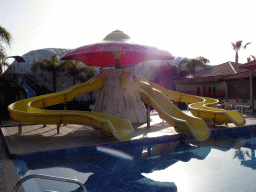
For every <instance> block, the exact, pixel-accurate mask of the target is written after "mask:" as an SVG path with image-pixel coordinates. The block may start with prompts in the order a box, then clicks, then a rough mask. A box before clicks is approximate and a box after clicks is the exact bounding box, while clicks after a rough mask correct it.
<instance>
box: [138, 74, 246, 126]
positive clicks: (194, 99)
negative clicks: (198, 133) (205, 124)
mask: <svg viewBox="0 0 256 192" xmlns="http://www.w3.org/2000/svg"><path fill="white" fill-rule="evenodd" d="M139 79H140V81H142V82H143V81H144V82H147V81H146V80H145V79H143V78H142V77H139ZM148 83H149V84H150V85H151V86H152V87H153V88H154V89H157V90H159V91H161V92H162V93H163V94H164V95H166V97H167V98H168V99H170V100H173V101H176V102H185V103H190V105H189V109H190V111H191V113H192V114H193V115H194V116H196V117H200V118H202V119H204V120H210V121H214V122H215V123H217V124H224V123H234V124H235V125H236V126H237V127H243V126H244V125H245V123H246V121H245V119H244V117H243V116H242V115H241V114H240V113H239V112H238V111H236V110H224V109H218V108H216V106H217V103H218V100H217V99H213V98H209V97H199V96H194V95H188V94H184V93H179V92H176V91H171V90H167V89H165V88H164V87H162V86H161V85H158V84H155V83H150V82H148Z"/></svg>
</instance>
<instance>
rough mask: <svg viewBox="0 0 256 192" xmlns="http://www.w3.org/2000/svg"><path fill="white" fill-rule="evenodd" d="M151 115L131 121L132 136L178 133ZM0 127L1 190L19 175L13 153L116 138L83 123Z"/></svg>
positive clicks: (11, 123) (254, 119) (250, 122)
mask: <svg viewBox="0 0 256 192" xmlns="http://www.w3.org/2000/svg"><path fill="white" fill-rule="evenodd" d="M188 113H189V112H188ZM150 118H151V127H150V128H147V124H146V123H144V124H133V126H134V130H135V136H134V137H133V138H132V140H142V139H144V138H161V137H163V136H170V135H177V132H176V131H175V130H174V128H173V127H171V126H170V125H169V124H167V123H166V122H165V121H163V120H162V119H160V118H159V116H158V114H157V113H156V112H154V111H152V112H151V116H150ZM207 124H208V126H209V128H210V129H213V130H214V129H230V128H232V127H235V125H234V124H232V123H231V124H228V126H216V127H213V126H212V125H213V123H212V122H207ZM246 125H256V117H246ZM1 130H2V133H3V135H2V137H1V138H0V158H1V159H0V178H1V181H0V192H2V191H11V190H10V189H13V187H14V185H15V184H16V183H17V181H18V175H17V173H16V171H15V167H14V165H13V162H12V160H11V158H12V157H15V155H21V154H28V153H34V152H41V151H52V150H58V149H67V148H77V147H82V146H89V145H96V144H103V143H116V142H119V141H118V140H117V139H115V138H113V137H106V136H103V135H102V134H101V132H100V131H99V130H95V129H93V128H91V127H88V126H83V125H82V126H81V125H65V126H64V125H63V126H61V128H60V134H57V129H56V126H54V125H47V126H46V127H43V125H28V124H24V125H23V126H22V133H19V132H18V122H14V121H9V122H2V127H1ZM4 141H6V144H5V142H4ZM6 149H7V150H6ZM7 152H9V153H10V154H11V155H12V156H9V155H8V153H7ZM10 181H11V182H10ZM21 191H22V190H21Z"/></svg>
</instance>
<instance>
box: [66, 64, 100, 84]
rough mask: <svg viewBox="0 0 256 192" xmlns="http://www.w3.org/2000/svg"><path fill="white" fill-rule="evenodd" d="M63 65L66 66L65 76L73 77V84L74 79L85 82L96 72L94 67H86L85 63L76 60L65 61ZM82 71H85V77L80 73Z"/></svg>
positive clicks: (74, 82)
mask: <svg viewBox="0 0 256 192" xmlns="http://www.w3.org/2000/svg"><path fill="white" fill-rule="evenodd" d="M65 66H67V69H68V71H67V72H66V76H67V77H72V78H73V85H75V84H76V79H77V80H80V81H81V82H85V81H87V80H89V79H91V78H92V77H94V76H95V74H96V68H95V67H88V66H86V65H82V64H81V63H80V62H78V61H66V62H65ZM82 72H85V73H86V77H84V76H81V75H80V74H81V73H82Z"/></svg>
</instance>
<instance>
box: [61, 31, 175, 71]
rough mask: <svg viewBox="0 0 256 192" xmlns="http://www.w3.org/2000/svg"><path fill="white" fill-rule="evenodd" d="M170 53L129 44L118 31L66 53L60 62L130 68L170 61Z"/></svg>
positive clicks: (127, 39) (128, 40)
mask: <svg viewBox="0 0 256 192" xmlns="http://www.w3.org/2000/svg"><path fill="white" fill-rule="evenodd" d="M172 59H174V57H173V56H172V54H171V53H169V52H167V51H164V50H160V49H157V48H156V47H152V46H147V45H139V44H136V43H132V42H130V37H129V36H128V35H126V34H125V33H123V32H122V31H120V30H116V31H113V32H112V33H110V34H108V35H107V36H106V37H105V38H104V39H103V41H101V42H99V43H95V44H90V45H85V46H82V47H79V48H76V49H73V50H71V51H69V52H67V53H66V54H65V55H64V57H62V58H61V60H76V61H81V62H83V63H85V64H86V65H88V66H96V67H116V68H120V67H132V66H134V65H136V64H138V63H142V62H144V61H149V60H172Z"/></svg>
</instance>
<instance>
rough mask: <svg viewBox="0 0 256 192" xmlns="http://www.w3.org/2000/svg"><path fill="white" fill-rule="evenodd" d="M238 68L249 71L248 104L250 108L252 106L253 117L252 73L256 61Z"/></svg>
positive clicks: (255, 67)
mask: <svg viewBox="0 0 256 192" xmlns="http://www.w3.org/2000/svg"><path fill="white" fill-rule="evenodd" d="M239 68H242V69H249V70H250V72H249V76H250V77H249V79H250V103H251V106H252V114H253V115H254V95H253V72H254V71H255V69H256V60H254V61H250V62H248V63H245V64H243V65H241V66H239Z"/></svg>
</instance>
